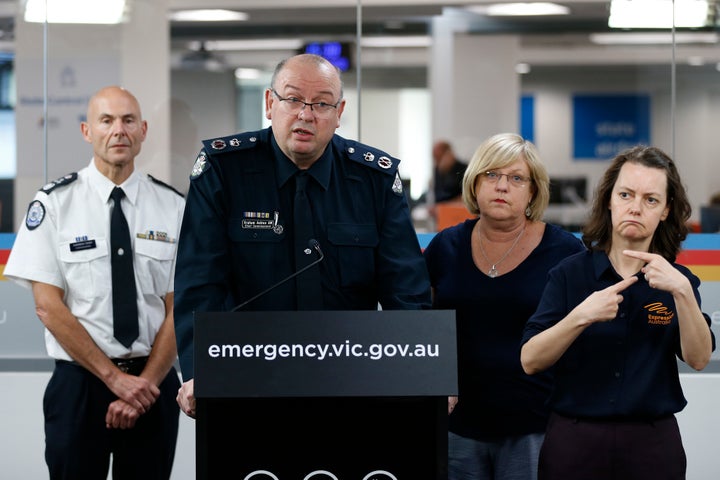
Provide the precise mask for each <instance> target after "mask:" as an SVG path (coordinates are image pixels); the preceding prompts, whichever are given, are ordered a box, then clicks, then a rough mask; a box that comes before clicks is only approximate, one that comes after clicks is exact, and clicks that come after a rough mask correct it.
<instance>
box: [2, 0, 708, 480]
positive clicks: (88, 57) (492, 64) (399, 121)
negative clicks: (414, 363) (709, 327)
mask: <svg viewBox="0 0 720 480" xmlns="http://www.w3.org/2000/svg"><path fill="white" fill-rule="evenodd" d="M489 3H490V2H487V1H475V2H470V1H455V2H449V1H447V2H442V1H435V2H433V1H421V0H415V1H413V0H395V1H376V0H364V1H356V0H326V1H322V0H318V1H308V2H303V7H302V8H299V7H297V3H296V2H295V1H294V0H264V1H255V0H242V1H241V0H235V1H233V0H215V1H213V2H212V6H213V7H223V8H228V9H231V10H236V11H237V10H242V11H244V12H247V13H248V14H249V16H250V19H249V20H247V21H235V22H225V23H220V24H217V23H214V24H208V23H204V22H190V23H187V22H178V21H173V20H170V19H169V18H168V15H167V14H168V13H171V12H175V11H177V10H180V9H184V8H190V7H198V6H201V7H207V6H208V4H207V2H198V1H194V0H153V1H151V0H134V1H131V2H129V3H128V7H127V8H126V16H125V21H124V22H123V23H121V24H118V25H78V24H55V23H47V24H45V23H29V22H25V21H24V20H23V10H22V6H23V5H24V2H20V1H14V0H0V31H2V32H3V33H2V35H0V177H3V178H2V179H0V181H1V182H3V183H2V187H3V188H2V190H1V191H2V193H3V197H2V198H3V201H2V207H0V210H2V215H1V216H0V221H1V222H2V223H0V231H3V232H7V234H6V235H5V236H2V237H0V275H1V273H2V271H1V269H2V265H4V259H3V251H4V252H7V251H8V250H9V248H10V246H11V243H12V239H13V236H12V234H11V232H14V231H15V229H16V228H17V226H18V225H19V224H20V221H21V218H22V216H23V215H24V213H25V207H26V205H27V204H28V202H29V201H30V200H31V198H32V197H33V195H34V192H35V191H36V190H37V189H38V188H39V187H40V186H41V185H43V184H44V183H46V182H47V181H48V180H52V179H55V178H57V177H60V176H62V175H64V174H66V173H68V172H71V171H75V170H77V169H79V168H82V167H83V166H85V165H86V164H87V163H88V162H89V160H90V155H91V153H90V148H89V146H88V145H87V144H85V143H84V142H83V140H82V138H81V136H80V132H79V126H78V124H79V122H80V121H81V120H82V119H83V117H84V114H85V103H86V101H87V99H88V97H89V95H90V94H92V92H94V91H95V90H97V88H99V87H100V86H102V85H105V84H108V83H117V84H122V85H124V86H127V87H128V88H129V89H130V90H131V91H133V92H135V93H136V94H137V96H138V97H139V99H140V101H141V104H142V107H143V112H144V114H145V117H146V119H147V120H148V122H149V124H150V129H149V132H148V140H147V141H146V143H145V144H144V146H143V153H142V155H141V157H140V163H139V167H140V168H141V169H143V170H145V171H148V172H149V173H152V174H153V175H156V176H158V177H159V178H162V179H167V180H168V181H169V182H170V183H172V184H173V185H174V186H175V187H176V188H178V189H179V190H185V188H186V186H187V182H188V180H187V178H188V174H189V171H190V168H191V166H192V164H193V162H194V160H195V155H196V154H197V151H198V149H199V147H200V140H202V139H205V138H212V137H216V136H224V135H228V134H232V133H234V132H236V131H241V130H248V129H255V128H261V127H262V126H264V125H265V121H264V119H263V110H262V109H263V104H262V99H261V97H262V92H263V89H264V88H265V87H267V86H268V84H269V78H270V74H271V72H272V69H273V67H274V66H275V64H276V63H277V61H279V60H280V59H282V58H284V57H286V56H288V55H291V54H293V53H295V52H296V51H297V50H298V49H299V48H302V46H303V45H305V44H306V43H312V42H320V43H325V42H331V41H340V42H342V43H344V44H346V45H347V46H349V52H348V53H349V55H350V58H351V60H352V62H353V64H354V66H353V68H351V69H350V70H349V71H347V72H346V73H344V74H343V79H344V81H345V94H346V98H347V99H348V105H347V107H346V111H345V114H344V116H343V119H342V126H341V128H340V130H339V133H340V134H342V135H345V136H347V137H354V138H359V139H361V140H362V141H364V142H366V143H370V144H373V145H376V146H379V147H380V148H383V149H384V150H387V151H388V152H390V153H391V154H393V155H395V156H397V157H399V158H400V159H401V160H402V163H401V166H400V172H401V175H402V176H403V177H404V178H406V179H408V180H409V181H410V186H411V195H412V196H413V197H417V196H419V195H420V193H422V191H424V190H425V188H426V187H427V183H428V181H429V178H430V172H431V158H430V151H431V144H432V142H433V141H434V140H435V139H438V138H446V139H448V140H450V141H451V142H452V143H453V144H454V145H455V147H456V150H457V152H458V154H459V156H460V157H461V158H463V159H465V160H468V159H469V158H470V156H471V155H472V153H473V151H474V149H475V147H477V145H479V143H480V142H481V141H482V140H483V139H484V138H486V137H487V136H489V135H491V134H493V133H497V132H501V131H518V132H522V133H523V134H526V135H528V136H530V137H531V138H532V139H533V141H535V143H536V144H537V146H538V148H539V150H540V152H541V154H542V157H543V159H544V161H545V162H546V164H547V165H548V169H549V171H550V174H551V176H552V177H553V178H554V179H556V180H557V181H558V182H559V181H561V180H566V179H567V180H577V179H581V180H583V181H584V182H581V183H580V184H581V185H584V188H585V191H584V192H578V193H579V195H578V197H573V196H570V198H566V199H564V200H562V201H560V202H558V203H557V204H554V205H552V206H551V209H550V210H549V212H548V220H549V221H553V222H554V223H560V224H566V225H576V224H578V223H581V222H582V218H583V215H584V212H585V209H584V208H585V204H584V201H583V200H587V199H589V198H590V197H591V195H592V188H593V186H594V185H595V183H596V182H597V179H598V178H599V176H600V175H601V173H602V172H603V171H604V169H605V168H606V167H607V164H608V162H607V160H608V159H609V158H610V157H612V155H613V154H614V153H615V151H616V149H617V148H619V147H620V146H622V145H624V144H625V143H624V142H634V141H647V142H648V143H650V144H653V145H656V146H659V147H661V148H663V149H665V150H666V151H668V153H670V154H671V155H672V156H673V157H674V158H675V160H676V161H677V163H678V166H679V168H680V171H681V174H682V175H683V178H684V180H685V181H686V183H687V187H688V193H689V197H690V200H691V202H692V205H693V220H694V221H695V222H698V221H699V213H700V207H701V206H702V205H704V204H705V203H706V202H707V199H708V198H709V197H710V196H711V195H712V194H713V193H715V192H716V191H720V167H718V161H717V155H718V154H717V151H718V149H717V140H716V139H717V134H716V130H717V125H718V124H720V122H719V120H720V118H719V117H720V83H719V82H718V78H719V77H720V72H719V71H718V69H717V68H716V65H717V64H718V62H720V47H719V46H718V43H717V39H715V43H699V41H698V40H695V41H694V43H681V42H680V39H681V38H684V37H681V35H685V34H688V33H693V34H696V33H697V34H715V35H716V30H717V28H716V24H715V20H714V18H713V20H712V23H711V24H710V25H708V26H706V27H703V28H701V29H696V30H693V31H692V32H690V31H687V30H677V31H675V32H672V33H671V32H670V31H668V30H665V31H661V32H659V33H664V34H666V37H665V38H666V39H667V38H668V37H670V38H671V40H675V42H674V43H664V44H653V45H650V44H644V45H628V44H621V45H616V46H612V45H598V44H594V43H592V42H591V41H590V36H591V34H595V33H614V32H609V29H608V27H607V13H608V6H609V1H587V0H576V1H559V2H555V3H557V4H561V5H565V6H567V7H569V8H570V10H571V15H569V16H567V17H568V18H565V17H564V16H563V17H561V16H551V17H546V18H544V19H538V18H530V17H524V18H522V19H508V18H501V19H497V20H495V19H492V18H491V17H488V16H486V15H484V14H477V13H470V12H467V11H465V10H464V7H466V6H471V5H480V6H487V5H488V4H489ZM716 9H717V6H716V5H714V4H713V10H712V12H715V11H716ZM708 17H711V15H710V14H709V15H708ZM358 21H359V23H360V28H358ZM634 33H637V32H634ZM643 33H644V32H643ZM221 41H235V42H237V43H236V44H235V47H234V48H235V49H234V50H214V49H213V48H215V47H218V48H219V46H221V45H222V44H220V43H219V42H221ZM213 42H215V44H214V43H213ZM358 45H362V46H361V47H360V48H358ZM8 65H10V67H8ZM528 70H529V71H528ZM519 72H527V73H519ZM605 106H608V107H612V108H608V109H607V110H606V109H604V108H602V107H605ZM583 194H584V195H583ZM8 212H10V213H8ZM10 219H11V220H10ZM9 222H12V224H11V225H10V226H8V223H9ZM419 231H430V232H431V231H432V223H427V222H425V223H422V224H419ZM702 238H703V240H702V241H701V243H700V244H698V247H697V249H698V250H699V251H702V252H704V253H702V254H701V256H700V257H698V258H700V259H699V260H693V261H696V262H699V263H697V264H696V266H697V267H698V268H701V269H702V272H703V273H702V275H701V277H702V279H703V283H704V284H703V289H704V290H703V295H704V298H705V305H704V306H705V308H704V310H705V311H707V312H708V313H711V314H713V317H714V319H715V322H720V305H719V304H718V303H717V302H718V299H720V291H719V290H720V287H719V286H718V282H720V274H718V271H717V268H719V267H717V265H718V264H720V261H718V259H717V255H716V254H717V250H720V239H719V237H717V236H708V237H702ZM707 252H709V253H707ZM716 328H717V325H716ZM717 333H718V332H717V330H716V335H717ZM716 355H717V352H716V354H715V356H714V361H713V362H712V363H711V366H712V367H713V368H711V369H708V371H707V372H703V373H699V374H696V373H690V372H686V373H683V386H684V388H685V391H686V394H687V396H688V399H689V405H688V407H687V408H686V410H685V411H684V412H682V413H681V415H680V416H679V419H680V423H681V428H682V429H683V436H684V437H685V440H686V448H687V450H688V458H689V468H688V473H689V476H688V478H689V479H690V480H700V479H706V478H707V479H711V478H713V479H714V478H717V475H718V474H720V459H719V458H718V456H717V455H716V452H714V449H713V445H714V442H713V438H714V435H713V434H714V433H715V432H716V431H717V428H719V427H720V414H719V413H716V411H717V409H716V408H715V403H716V399H718V398H720V374H719V373H717V372H720V369H718V368H716V367H715V366H716V365H717V357H716ZM50 368H51V363H50V362H49V361H48V360H47V357H46V356H45V352H44V347H43V342H42V328H41V324H40V322H39V321H38V320H37V318H36V317H35V315H34V309H33V305H32V299H31V297H30V294H29V292H27V291H25V290H22V289H19V287H16V286H15V285H13V284H11V283H10V282H7V281H2V280H0V382H2V384H3V385H4V386H5V391H6V392H9V393H10V394H9V395H4V396H2V397H0V411H2V412H3V414H2V416H1V417H0V431H3V432H12V433H6V434H5V435H4V436H3V438H2V439H0V452H1V453H0V472H3V473H2V474H0V476H2V477H4V478H23V479H35V478H37V479H41V478H46V470H45V465H44V461H43V458H42V454H43V434H42V411H41V401H42V392H43V390H44V386H45V383H46V381H47V378H48V377H49V370H50ZM192 426H193V424H192V422H191V421H189V420H187V419H185V418H183V419H182V424H181V433H180V438H179V443H178V455H177V459H176V465H175V472H174V475H173V478H174V479H190V478H194V470H193V468H194V467H193V465H194V450H193V448H194V447H193V440H194V434H193V431H192Z"/></svg>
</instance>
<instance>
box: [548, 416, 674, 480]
mask: <svg viewBox="0 0 720 480" xmlns="http://www.w3.org/2000/svg"><path fill="white" fill-rule="evenodd" d="M686 467H687V460H686V457H685V450H684V448H683V446H682V439H681V438H680V430H679V428H678V424H677V420H676V419H675V417H674V416H669V417H665V418H662V419H658V420H654V421H617V422H616V421H594V420H593V421H587V420H582V419H573V418H567V417H563V416H561V415H558V414H553V415H551V417H550V421H549V422H548V427H547V431H546V433H545V441H544V443H543V446H542V447H541V449H540V463H539V467H538V479H539V480H644V479H648V480H683V479H684V478H685V470H686Z"/></svg>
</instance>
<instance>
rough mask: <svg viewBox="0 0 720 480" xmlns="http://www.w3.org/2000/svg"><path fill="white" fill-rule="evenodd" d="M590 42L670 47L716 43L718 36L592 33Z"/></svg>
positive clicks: (684, 33) (658, 33)
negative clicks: (672, 45)
mask: <svg viewBox="0 0 720 480" xmlns="http://www.w3.org/2000/svg"><path fill="white" fill-rule="evenodd" d="M590 41H591V42H592V43H595V44H598V45H670V44H672V43H673V42H675V43H676V44H680V43H682V44H692V43H696V44H699V43H718V41H720V36H718V34H717V33H701V32H680V33H675V35H673V34H672V33H670V32H656V33H629V32H628V33H593V34H590Z"/></svg>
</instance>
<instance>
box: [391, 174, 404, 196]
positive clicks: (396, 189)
mask: <svg viewBox="0 0 720 480" xmlns="http://www.w3.org/2000/svg"><path fill="white" fill-rule="evenodd" d="M392 191H393V193H394V194H395V195H398V196H400V195H402V193H403V185H402V180H400V174H399V173H397V172H395V181H394V182H393V185H392Z"/></svg>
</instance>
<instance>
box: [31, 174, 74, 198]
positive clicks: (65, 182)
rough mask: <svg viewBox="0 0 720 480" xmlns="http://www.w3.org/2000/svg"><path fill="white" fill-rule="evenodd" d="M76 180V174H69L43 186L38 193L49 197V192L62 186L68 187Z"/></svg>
mask: <svg viewBox="0 0 720 480" xmlns="http://www.w3.org/2000/svg"><path fill="white" fill-rule="evenodd" d="M77 178H78V176H77V173H75V172H73V173H69V174H67V175H65V176H64V177H60V178H58V179H57V180H53V181H52V182H50V183H47V184H45V185H43V186H42V188H40V191H42V192H45V193H47V194H48V195H49V194H50V192H52V191H53V190H55V189H56V188H58V187H62V186H63V185H68V184H70V183H72V182H74V181H75V180H77Z"/></svg>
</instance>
